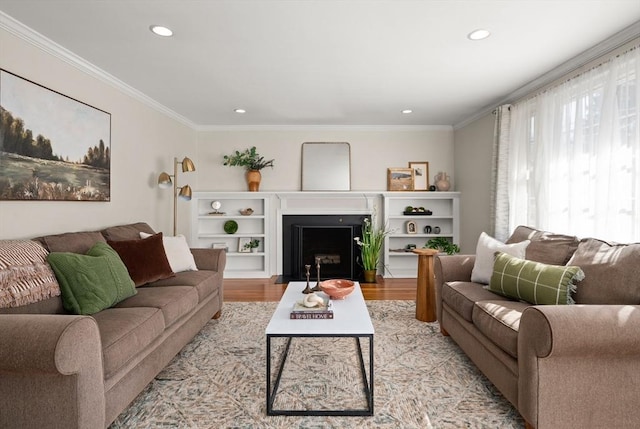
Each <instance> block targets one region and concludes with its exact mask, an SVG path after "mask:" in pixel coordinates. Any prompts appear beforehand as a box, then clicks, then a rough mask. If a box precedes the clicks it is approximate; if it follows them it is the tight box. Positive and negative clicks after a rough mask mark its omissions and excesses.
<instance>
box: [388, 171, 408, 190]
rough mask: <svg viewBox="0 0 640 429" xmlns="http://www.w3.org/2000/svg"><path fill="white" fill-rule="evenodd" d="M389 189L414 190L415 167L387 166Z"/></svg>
mask: <svg viewBox="0 0 640 429" xmlns="http://www.w3.org/2000/svg"><path fill="white" fill-rule="evenodd" d="M387 190H388V191H413V168H387Z"/></svg>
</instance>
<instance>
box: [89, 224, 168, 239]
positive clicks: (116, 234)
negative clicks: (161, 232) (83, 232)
mask: <svg viewBox="0 0 640 429" xmlns="http://www.w3.org/2000/svg"><path fill="white" fill-rule="evenodd" d="M100 232H101V233H102V235H103V236H104V238H105V239H106V240H111V241H116V240H135V239H138V238H140V232H146V233H148V234H155V233H156V232H155V231H154V230H153V228H151V227H150V226H149V225H148V224H147V223H145V222H137V223H130V224H127V225H118V226H111V227H109V228H105V229H103V230H102V231H100Z"/></svg>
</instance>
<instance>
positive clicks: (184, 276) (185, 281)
mask: <svg viewBox="0 0 640 429" xmlns="http://www.w3.org/2000/svg"><path fill="white" fill-rule="evenodd" d="M222 274H223V273H222V272H219V271H206V270H200V271H183V272H181V273H176V275H175V276H174V277H171V278H168V279H163V280H158V281H157V282H153V283H150V284H149V285H147V286H146V287H160V286H195V288H196V289H197V290H198V302H202V301H204V300H205V299H206V298H207V297H208V296H210V295H213V294H216V293H222Z"/></svg>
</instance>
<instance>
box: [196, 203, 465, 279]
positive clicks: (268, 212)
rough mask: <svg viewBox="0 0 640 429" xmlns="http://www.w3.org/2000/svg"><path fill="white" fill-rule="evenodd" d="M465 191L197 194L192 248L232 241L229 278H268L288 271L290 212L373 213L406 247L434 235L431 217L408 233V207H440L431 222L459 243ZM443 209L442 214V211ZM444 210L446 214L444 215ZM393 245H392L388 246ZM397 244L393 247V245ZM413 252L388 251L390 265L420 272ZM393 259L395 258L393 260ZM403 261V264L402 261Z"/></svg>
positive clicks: (409, 272) (406, 273)
mask: <svg viewBox="0 0 640 429" xmlns="http://www.w3.org/2000/svg"><path fill="white" fill-rule="evenodd" d="M458 199H459V194H458V193H457V192H388V191H338V192H327V191H269V192H219V191H207V192H200V191H199V192H194V195H193V199H192V201H191V234H190V237H191V240H190V242H189V244H190V245H191V246H192V247H212V246H213V245H216V246H220V245H224V243H226V247H228V253H227V269H226V270H225V277H226V278H268V277H272V276H275V275H280V274H282V272H283V256H282V252H283V243H282V237H283V230H282V228H283V226H282V218H283V216H286V215H372V216H373V217H374V219H375V221H376V222H377V223H378V224H379V225H380V224H382V223H384V222H386V221H390V224H391V225H390V226H391V227H393V228H394V230H397V231H396V233H395V234H394V235H393V237H389V240H393V242H392V243H391V242H389V243H385V248H386V247H390V248H395V247H398V246H403V245H405V244H406V243H404V241H407V242H409V241H410V242H412V243H413V242H416V243H419V242H420V241H422V242H424V241H426V240H427V239H428V238H430V237H431V236H432V234H426V233H424V234H423V233H421V232H422V228H423V226H422V225H421V223H425V222H426V221H427V218H425V217H420V218H417V219H415V221H416V223H417V224H418V226H419V227H420V228H419V229H418V231H417V234H413V235H411V234H406V233H404V225H405V223H406V221H407V220H410V219H409V218H407V217H405V216H402V207H404V206H406V205H413V206H424V205H428V206H429V207H432V208H433V209H434V216H432V217H429V219H428V220H429V222H432V223H433V224H434V225H440V226H441V228H442V234H441V236H445V237H449V238H450V239H452V240H453V241H454V242H459V208H458ZM213 201H220V202H221V203H222V209H221V211H224V212H225V214H224V215H221V216H212V215H210V212H211V202H213ZM247 207H251V208H253V209H254V214H253V215H251V216H241V215H240V214H239V210H240V209H244V208H247ZM440 212H442V213H440ZM440 214H441V215H440ZM227 220H234V221H236V222H237V223H238V224H239V226H240V227H239V229H238V233H236V234H233V235H231V234H225V233H224V231H223V228H222V226H223V224H224V223H225V222H226V221H227ZM247 238H258V239H260V240H261V244H260V248H259V250H258V252H257V253H245V252H239V251H238V249H239V243H240V242H241V240H242V239H247ZM387 244H388V245H387ZM391 246H393V247H391ZM410 256H412V255H411V254H400V253H392V254H390V253H389V251H388V250H386V251H385V265H387V264H389V265H390V266H392V267H393V266H394V265H395V266H397V267H398V268H396V269H395V270H394V271H392V273H393V275H395V276H398V275H400V276H415V273H414V271H415V270H414V269H413V266H414V265H415V264H414V261H413V260H409V257H410ZM390 258H391V259H390ZM397 262H400V263H399V264H398V263H397Z"/></svg>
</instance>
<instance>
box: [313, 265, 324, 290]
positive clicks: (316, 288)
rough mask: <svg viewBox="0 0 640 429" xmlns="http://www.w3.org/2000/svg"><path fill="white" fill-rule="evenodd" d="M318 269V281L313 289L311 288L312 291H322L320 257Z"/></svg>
mask: <svg viewBox="0 0 640 429" xmlns="http://www.w3.org/2000/svg"><path fill="white" fill-rule="evenodd" d="M316 270H317V271H318V282H317V283H316V285H315V286H314V287H313V289H311V292H320V291H322V289H320V258H316Z"/></svg>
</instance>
